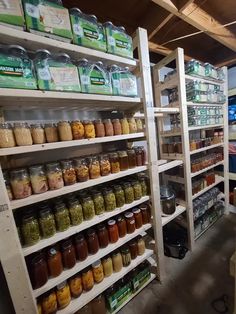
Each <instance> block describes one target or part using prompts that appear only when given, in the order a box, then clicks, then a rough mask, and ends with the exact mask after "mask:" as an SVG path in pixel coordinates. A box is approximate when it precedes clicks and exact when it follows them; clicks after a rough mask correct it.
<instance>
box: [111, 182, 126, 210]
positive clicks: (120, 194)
mask: <svg viewBox="0 0 236 314" xmlns="http://www.w3.org/2000/svg"><path fill="white" fill-rule="evenodd" d="M113 189H114V193H115V197H116V206H117V207H122V206H124V205H125V192H124V190H123V189H122V186H121V185H115V186H114V187H113Z"/></svg>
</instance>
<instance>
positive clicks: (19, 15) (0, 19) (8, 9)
mask: <svg viewBox="0 0 236 314" xmlns="http://www.w3.org/2000/svg"><path fill="white" fill-rule="evenodd" d="M24 23H25V20H24V14H23V10H22V6H21V2H20V1H19V0H4V1H3V0H2V1H0V24H3V25H7V26H13V27H16V28H20V29H23V27H24Z"/></svg>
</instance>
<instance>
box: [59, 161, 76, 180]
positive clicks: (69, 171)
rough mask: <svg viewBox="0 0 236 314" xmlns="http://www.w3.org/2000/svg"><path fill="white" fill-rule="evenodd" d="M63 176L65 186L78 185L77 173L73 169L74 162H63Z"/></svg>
mask: <svg viewBox="0 0 236 314" xmlns="http://www.w3.org/2000/svg"><path fill="white" fill-rule="evenodd" d="M61 166H62V174H63V179H64V183H65V185H72V184H75V183H76V172H75V169H74V167H73V162H72V160H62V161H61Z"/></svg>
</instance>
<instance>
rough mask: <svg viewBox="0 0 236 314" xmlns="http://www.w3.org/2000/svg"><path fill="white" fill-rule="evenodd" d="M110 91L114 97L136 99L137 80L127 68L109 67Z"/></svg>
mask: <svg viewBox="0 0 236 314" xmlns="http://www.w3.org/2000/svg"><path fill="white" fill-rule="evenodd" d="M110 75H111V81H112V90H113V94H114V95H119V96H128V97H136V96H137V95H138V88H137V79H136V76H135V75H133V74H132V73H131V72H130V71H129V68H128V67H126V68H120V67H118V66H116V65H114V66H112V67H110Z"/></svg>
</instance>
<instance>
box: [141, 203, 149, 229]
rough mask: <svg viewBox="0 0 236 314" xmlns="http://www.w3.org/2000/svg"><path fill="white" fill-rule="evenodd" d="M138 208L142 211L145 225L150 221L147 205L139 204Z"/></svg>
mask: <svg viewBox="0 0 236 314" xmlns="http://www.w3.org/2000/svg"><path fill="white" fill-rule="evenodd" d="M140 210H141V213H142V221H143V225H146V224H148V223H150V215H149V210H148V206H147V205H145V204H143V205H141V206H140Z"/></svg>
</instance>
